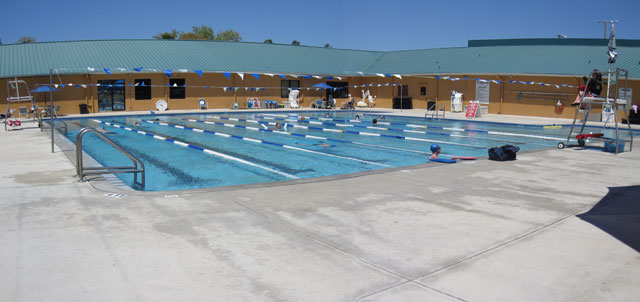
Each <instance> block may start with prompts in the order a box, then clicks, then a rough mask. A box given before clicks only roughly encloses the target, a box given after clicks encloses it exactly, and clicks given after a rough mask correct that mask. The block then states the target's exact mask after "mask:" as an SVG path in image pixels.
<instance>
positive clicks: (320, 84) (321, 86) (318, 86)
mask: <svg viewBox="0 0 640 302" xmlns="http://www.w3.org/2000/svg"><path fill="white" fill-rule="evenodd" d="M311 87H316V88H324V89H329V88H333V86H330V85H327V84H325V83H319V84H315V85H313V86H311Z"/></svg>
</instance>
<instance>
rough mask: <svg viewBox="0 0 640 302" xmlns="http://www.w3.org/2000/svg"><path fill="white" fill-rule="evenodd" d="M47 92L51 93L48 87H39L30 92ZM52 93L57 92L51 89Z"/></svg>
mask: <svg viewBox="0 0 640 302" xmlns="http://www.w3.org/2000/svg"><path fill="white" fill-rule="evenodd" d="M49 91H51V89H50V88H49V86H40V87H38V88H36V89H34V90H31V92H49ZM53 91H58V89H56V88H53Z"/></svg>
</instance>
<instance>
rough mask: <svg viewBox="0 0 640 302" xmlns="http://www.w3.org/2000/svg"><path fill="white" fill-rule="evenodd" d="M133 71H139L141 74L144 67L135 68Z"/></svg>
mask: <svg viewBox="0 0 640 302" xmlns="http://www.w3.org/2000/svg"><path fill="white" fill-rule="evenodd" d="M133 70H135V71H137V72H140V71H142V66H140V67H137V68H134V69H133Z"/></svg>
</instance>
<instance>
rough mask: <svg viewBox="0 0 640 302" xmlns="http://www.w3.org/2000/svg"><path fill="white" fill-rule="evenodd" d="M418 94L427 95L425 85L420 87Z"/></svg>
mask: <svg viewBox="0 0 640 302" xmlns="http://www.w3.org/2000/svg"><path fill="white" fill-rule="evenodd" d="M420 95H427V87H420Z"/></svg>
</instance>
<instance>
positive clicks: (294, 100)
mask: <svg viewBox="0 0 640 302" xmlns="http://www.w3.org/2000/svg"><path fill="white" fill-rule="evenodd" d="M299 97H300V90H291V91H290V92H289V107H290V108H300V104H299V103H298V99H299Z"/></svg>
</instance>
